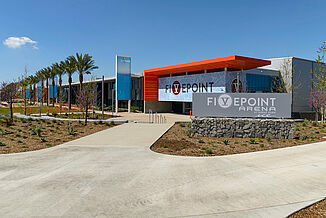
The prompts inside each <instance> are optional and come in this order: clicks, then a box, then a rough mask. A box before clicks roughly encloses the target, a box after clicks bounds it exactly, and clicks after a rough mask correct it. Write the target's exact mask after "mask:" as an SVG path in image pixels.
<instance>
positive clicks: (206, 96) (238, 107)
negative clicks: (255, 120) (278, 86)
mask: <svg viewBox="0 0 326 218" xmlns="http://www.w3.org/2000/svg"><path fill="white" fill-rule="evenodd" d="M192 112H193V115H194V116H198V117H265V118H291V94H290V93H224V94H217V93H194V94H193V101H192Z"/></svg>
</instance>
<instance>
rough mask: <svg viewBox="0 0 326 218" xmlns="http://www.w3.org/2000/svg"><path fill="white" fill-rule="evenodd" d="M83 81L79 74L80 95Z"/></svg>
mask: <svg viewBox="0 0 326 218" xmlns="http://www.w3.org/2000/svg"><path fill="white" fill-rule="evenodd" d="M83 80H84V78H83V74H81V73H80V74H79V93H80V94H81V93H82V91H83Z"/></svg>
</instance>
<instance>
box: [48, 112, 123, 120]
mask: <svg viewBox="0 0 326 218" xmlns="http://www.w3.org/2000/svg"><path fill="white" fill-rule="evenodd" d="M48 116H50V117H56V118H66V119H85V115H84V114H83V113H61V114H57V113H54V114H48ZM114 117H119V116H116V115H111V114H104V120H107V119H111V118H114ZM87 118H88V119H92V120H102V114H100V113H88V114H87Z"/></svg>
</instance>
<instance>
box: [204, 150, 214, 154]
mask: <svg viewBox="0 0 326 218" xmlns="http://www.w3.org/2000/svg"><path fill="white" fill-rule="evenodd" d="M205 152H206V154H213V151H212V150H211V149H206V151H205Z"/></svg>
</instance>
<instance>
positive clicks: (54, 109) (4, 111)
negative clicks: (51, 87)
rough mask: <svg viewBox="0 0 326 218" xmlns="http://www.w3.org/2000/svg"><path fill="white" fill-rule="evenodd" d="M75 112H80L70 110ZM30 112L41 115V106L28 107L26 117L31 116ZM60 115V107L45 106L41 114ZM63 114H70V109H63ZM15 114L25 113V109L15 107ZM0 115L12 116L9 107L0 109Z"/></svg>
mask: <svg viewBox="0 0 326 218" xmlns="http://www.w3.org/2000/svg"><path fill="white" fill-rule="evenodd" d="M70 111H73V112H76V111H78V110H70ZM30 112H32V114H39V113H40V106H27V107H26V111H25V113H26V115H29V114H30ZM47 112H49V113H60V108H59V107H52V106H49V107H47V106H43V107H42V110H41V113H42V114H44V113H47ZM63 112H64V113H66V112H68V108H63ZM13 113H21V114H23V113H24V107H21V106H20V107H13ZM0 114H10V109H9V107H0Z"/></svg>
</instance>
